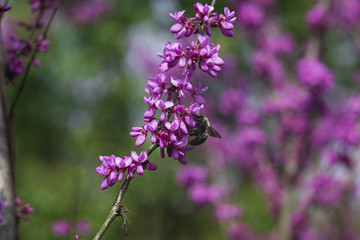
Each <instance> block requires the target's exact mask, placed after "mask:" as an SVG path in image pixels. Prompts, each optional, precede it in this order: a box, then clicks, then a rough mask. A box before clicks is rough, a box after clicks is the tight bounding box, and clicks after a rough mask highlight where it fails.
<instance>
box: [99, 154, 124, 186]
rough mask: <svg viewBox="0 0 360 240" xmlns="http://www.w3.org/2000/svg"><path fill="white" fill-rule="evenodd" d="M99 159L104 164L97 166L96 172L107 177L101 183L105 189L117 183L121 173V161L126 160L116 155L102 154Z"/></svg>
mask: <svg viewBox="0 0 360 240" xmlns="http://www.w3.org/2000/svg"><path fill="white" fill-rule="evenodd" d="M99 159H100V161H101V162H102V164H101V165H100V166H99V167H97V168H96V173H97V174H101V175H103V176H104V177H105V178H104V180H103V182H102V183H101V190H104V189H106V188H108V187H109V186H112V185H114V184H115V182H116V180H117V178H118V175H119V170H120V163H121V162H122V161H124V160H123V159H122V158H120V157H116V156H114V155H111V156H100V157H99Z"/></svg>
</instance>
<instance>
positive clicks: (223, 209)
mask: <svg viewBox="0 0 360 240" xmlns="http://www.w3.org/2000/svg"><path fill="white" fill-rule="evenodd" d="M242 212H243V211H242V209H241V207H240V206H239V205H234V204H220V205H218V206H217V207H216V212H215V216H216V219H217V220H218V221H219V222H224V221H226V220H229V219H234V218H237V217H240V216H241V215H242Z"/></svg>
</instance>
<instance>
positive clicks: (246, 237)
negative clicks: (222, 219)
mask: <svg viewBox="0 0 360 240" xmlns="http://www.w3.org/2000/svg"><path fill="white" fill-rule="evenodd" d="M227 234H228V237H229V239H230V240H252V239H256V238H254V236H253V234H252V232H251V231H250V229H249V227H248V226H246V225H245V224H237V223H234V224H232V225H231V226H230V227H229V229H228V230H227Z"/></svg>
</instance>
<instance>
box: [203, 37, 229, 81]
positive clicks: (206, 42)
mask: <svg viewBox="0 0 360 240" xmlns="http://www.w3.org/2000/svg"><path fill="white" fill-rule="evenodd" d="M198 39H199V43H200V46H199V50H200V51H199V54H200V60H199V66H200V69H201V70H202V71H204V72H207V73H208V74H209V75H210V76H212V77H216V76H217V73H216V72H220V71H221V68H220V66H222V65H224V61H223V60H222V59H221V58H220V57H219V56H218V52H219V50H220V45H219V44H218V45H217V46H216V47H215V46H214V44H212V43H210V39H209V36H202V35H201V34H198Z"/></svg>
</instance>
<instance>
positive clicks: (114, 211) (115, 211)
mask: <svg viewBox="0 0 360 240" xmlns="http://www.w3.org/2000/svg"><path fill="white" fill-rule="evenodd" d="M158 147H159V144H158V143H154V144H153V145H151V146H150V147H149V148H148V150H147V151H146V152H147V154H148V156H150V154H151V153H152V152H153V151H154V150H155V149H156V148H158ZM130 182H131V178H130V176H129V174H128V175H127V177H126V179H125V181H124V183H123V185H122V186H121V189H120V192H119V194H118V196H117V198H116V201H115V203H114V205H113V207H112V208H111V211H110V213H109V215H108V216H107V218H106V219H105V222H104V224H103V225H102V226H101V228H100V229H99V231H98V232H97V234H96V235H95V237H94V240H99V239H101V238H102V236H104V234H105V232H106V231H107V229H108V228H109V227H110V225H111V223H112V222H113V221H114V219H115V218H116V217H118V216H121V214H122V213H121V207H122V205H121V201H122V199H123V197H124V195H125V193H126V190H127V189H128V187H129V184H130Z"/></svg>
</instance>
